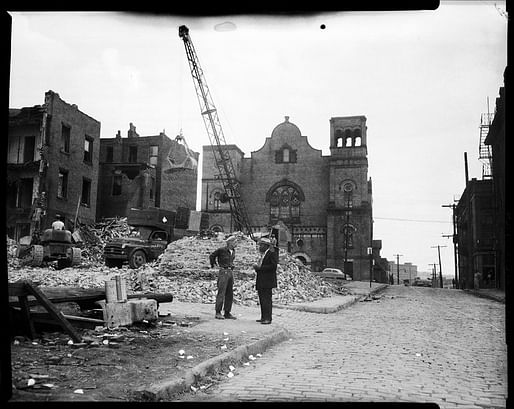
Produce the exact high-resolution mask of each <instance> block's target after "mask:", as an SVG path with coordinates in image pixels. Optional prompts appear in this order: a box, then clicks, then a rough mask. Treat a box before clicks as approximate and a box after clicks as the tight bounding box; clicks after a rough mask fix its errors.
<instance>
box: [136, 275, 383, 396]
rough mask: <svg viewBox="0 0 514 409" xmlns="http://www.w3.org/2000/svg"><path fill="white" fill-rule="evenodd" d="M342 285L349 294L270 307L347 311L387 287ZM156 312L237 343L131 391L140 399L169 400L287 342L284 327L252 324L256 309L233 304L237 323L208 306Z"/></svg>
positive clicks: (169, 306)
mask: <svg viewBox="0 0 514 409" xmlns="http://www.w3.org/2000/svg"><path fill="white" fill-rule="evenodd" d="M344 286H345V287H346V288H347V289H348V290H350V294H349V295H344V296H334V297H327V298H323V299H321V300H317V301H314V302H311V303H297V304H293V305H287V306H278V305H274V306H273V307H274V308H283V309H291V310H298V311H303V312H312V313H319V314H328V313H333V312H336V311H339V310H341V309H344V308H348V307H349V306H351V305H352V304H354V303H356V302H358V301H360V300H363V299H366V298H367V297H370V296H372V295H373V294H376V293H377V292H380V291H382V290H384V289H385V288H387V284H380V283H372V284H371V286H370V283H369V282H363V281H349V282H347V283H345V284H344ZM275 311H276V310H275ZM159 313H160V314H168V313H170V314H171V315H175V314H181V315H185V316H186V317H188V316H189V317H194V318H195V319H198V320H200V321H201V322H200V323H199V324H198V325H196V326H194V327H192V328H191V331H193V332H200V333H207V334H213V335H214V334H216V335H219V334H220V333H223V334H229V336H231V337H233V339H236V340H237V342H238V346H237V347H235V348H234V349H232V350H231V351H228V352H225V353H223V354H220V355H218V356H215V357H213V358H211V359H208V360H206V361H204V362H201V363H200V364H198V365H196V366H195V367H193V368H192V369H190V370H187V371H186V373H185V375H184V376H183V377H182V378H180V379H173V380H165V381H163V382H160V383H156V384H152V385H151V386H150V387H147V388H142V389H139V390H136V391H134V396H136V397H137V398H138V399H140V400H145V401H162V400H170V399H172V398H173V396H174V395H176V394H178V393H180V392H184V391H188V390H189V389H190V387H191V386H192V385H194V384H195V383H197V382H199V381H200V380H201V379H202V378H203V377H205V376H206V375H208V374H211V373H214V372H216V371H217V370H219V369H220V368H221V367H223V366H228V365H229V364H232V365H238V364H240V363H241V362H242V361H243V360H248V356H249V355H256V354H260V353H263V352H264V351H265V350H266V349H268V348H270V347H271V346H272V345H275V344H277V343H280V342H282V341H285V340H287V339H291V333H290V331H289V330H288V329H287V328H285V327H284V326H281V325H280V324H276V323H275V320H274V322H273V323H272V324H271V325H261V324H260V323H258V322H256V321H255V320H256V319H257V318H259V317H260V308H259V307H258V306H252V307H249V306H240V305H235V306H234V307H233V311H232V313H233V314H234V315H235V316H236V317H237V318H238V319H237V320H216V319H214V309H213V305H212V304H198V303H184V302H178V301H174V302H172V303H161V304H160V306H159ZM277 315H278V314H277ZM278 321H280V320H278Z"/></svg>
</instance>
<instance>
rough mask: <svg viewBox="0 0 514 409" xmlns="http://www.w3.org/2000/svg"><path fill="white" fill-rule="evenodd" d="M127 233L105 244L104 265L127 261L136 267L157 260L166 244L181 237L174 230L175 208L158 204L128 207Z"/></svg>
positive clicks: (121, 263)
mask: <svg viewBox="0 0 514 409" xmlns="http://www.w3.org/2000/svg"><path fill="white" fill-rule="evenodd" d="M127 222H128V224H129V226H130V231H129V233H128V235H126V236H124V237H119V238H115V239H112V240H111V241H109V242H108V243H107V244H106V245H105V246H104V251H103V254H104V260H105V265H106V266H107V267H121V266H122V265H123V264H124V263H128V264H129V266H130V268H134V269H137V268H139V267H141V266H142V265H144V264H146V263H147V262H148V261H153V260H156V259H157V258H158V257H159V256H160V255H161V254H162V253H164V251H165V250H166V247H167V246H168V244H169V243H170V242H171V241H173V240H176V239H178V238H180V237H181V235H177V234H175V233H176V232H175V229H174V225H175V212H172V211H167V210H162V209H158V208H148V209H130V212H129V214H128V216H127Z"/></svg>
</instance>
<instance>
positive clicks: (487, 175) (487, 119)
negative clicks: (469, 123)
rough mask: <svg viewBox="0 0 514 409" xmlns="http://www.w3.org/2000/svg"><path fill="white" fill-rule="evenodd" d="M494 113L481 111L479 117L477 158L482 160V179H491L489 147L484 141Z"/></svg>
mask: <svg viewBox="0 0 514 409" xmlns="http://www.w3.org/2000/svg"><path fill="white" fill-rule="evenodd" d="M493 118H494V113H489V112H487V113H483V114H482V115H481V117H480V144H479V147H478V159H480V161H481V162H482V179H484V180H485V179H491V178H492V172H491V159H492V153H491V147H490V146H489V145H486V144H485V143H484V141H485V138H486V137H487V134H488V133H489V127H490V126H491V123H492V122H493Z"/></svg>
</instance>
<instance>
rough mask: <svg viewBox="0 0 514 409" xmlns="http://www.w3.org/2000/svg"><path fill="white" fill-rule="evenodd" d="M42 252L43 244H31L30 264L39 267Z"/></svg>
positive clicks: (42, 255) (41, 260) (41, 261)
mask: <svg viewBox="0 0 514 409" xmlns="http://www.w3.org/2000/svg"><path fill="white" fill-rule="evenodd" d="M44 253H45V252H44V249H43V246H40V245H38V244H36V245H35V246H33V247H32V250H31V254H30V257H31V260H30V265H32V266H34V267H39V266H40V265H41V264H42V263H43V257H44Z"/></svg>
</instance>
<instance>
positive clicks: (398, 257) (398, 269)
mask: <svg viewBox="0 0 514 409" xmlns="http://www.w3.org/2000/svg"><path fill="white" fill-rule="evenodd" d="M393 256H395V257H396V279H397V281H398V285H400V257H403V254H393Z"/></svg>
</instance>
